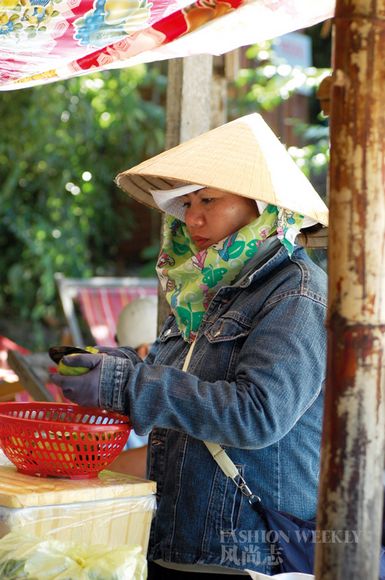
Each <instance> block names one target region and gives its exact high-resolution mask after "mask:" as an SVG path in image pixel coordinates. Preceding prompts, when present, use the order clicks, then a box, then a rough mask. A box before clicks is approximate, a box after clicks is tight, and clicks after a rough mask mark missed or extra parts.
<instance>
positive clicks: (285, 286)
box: [254, 247, 327, 307]
mask: <svg viewBox="0 0 385 580" xmlns="http://www.w3.org/2000/svg"><path fill="white" fill-rule="evenodd" d="M275 258H276V259H273V260H271V261H270V264H266V266H267V267H266V268H265V269H261V270H260V271H259V272H255V274H257V275H256V276H255V277H254V282H255V284H256V286H257V287H259V288H260V289H262V288H263V293H264V294H265V299H266V300H264V302H265V305H266V302H268V303H270V302H271V301H273V302H275V301H277V300H280V299H283V298H286V297H291V296H303V297H304V298H310V299H312V300H315V301H316V302H319V303H321V304H322V305H324V306H325V307H326V304H327V276H326V273H325V272H324V270H323V269H322V268H320V267H319V266H317V265H316V264H315V263H314V262H313V260H311V258H310V257H309V256H308V255H307V253H306V251H305V250H304V249H303V248H302V247H299V248H297V249H296V250H295V252H293V254H292V256H291V257H289V256H288V255H287V254H286V253H283V252H282V250H281V251H280V252H278V253H277V254H276V256H275ZM263 270H264V271H263ZM258 274H260V275H258Z"/></svg>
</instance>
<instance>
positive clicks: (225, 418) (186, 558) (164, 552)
mask: <svg viewBox="0 0 385 580" xmlns="http://www.w3.org/2000/svg"><path fill="white" fill-rule="evenodd" d="M325 311H326V275H325V273H324V272H323V271H322V270H321V269H320V268H318V267H317V266H316V265H315V264H314V263H313V262H312V261H311V260H310V259H309V258H308V256H307V255H306V253H305V251H304V250H303V249H302V248H298V249H297V250H296V251H295V252H294V253H293V255H292V257H291V258H289V257H288V255H287V252H286V250H285V249H284V248H282V247H281V248H280V249H279V250H278V251H277V252H276V253H275V254H274V255H273V257H271V258H270V259H269V260H268V261H267V262H266V263H264V264H263V265H262V266H260V267H258V266H257V267H256V268H255V269H253V270H252V271H250V272H249V273H248V275H247V276H246V277H243V278H242V279H241V280H240V281H238V283H236V284H234V285H233V286H225V287H223V288H221V289H220V290H219V291H218V292H217V294H216V295H215V297H214V298H213V300H212V302H211V304H210V306H209V309H208V310H207V312H206V314H205V316H204V319H203V321H202V324H201V327H200V329H199V333H198V336H197V339H196V343H195V348H194V352H193V355H192V359H191V361H190V365H189V369H188V371H187V372H183V371H182V370H181V368H182V366H183V362H184V360H185V357H186V355H187V352H188V349H189V345H188V344H187V343H186V342H185V341H184V340H183V339H182V338H181V335H180V332H179V330H178V328H177V326H176V323H175V319H174V317H173V316H170V317H169V318H168V319H167V320H166V323H165V325H164V327H163V329H162V332H161V334H160V336H159V338H158V340H157V342H156V343H155V345H154V349H153V350H152V352H151V353H150V355H149V357H148V358H147V359H146V362H136V361H134V362H130V361H129V360H125V359H119V358H115V357H106V359H108V360H107V362H106V365H105V369H104V372H103V377H102V383H101V399H102V404H103V406H105V407H106V408H110V409H115V410H116V411H122V412H125V413H126V414H128V415H129V416H130V418H131V421H132V424H133V427H134V429H135V431H136V432H137V433H139V434H146V433H148V432H150V431H151V436H150V448H149V454H148V477H149V478H150V479H153V480H155V481H156V482H157V499H158V509H157V514H156V517H155V520H154V522H153V526H152V530H151V537H150V548H149V559H150V560H158V559H161V560H164V561H166V562H174V563H185V564H205V565H221V566H226V567H230V568H235V569H244V568H249V569H254V570H258V571H260V572H265V573H269V571H270V563H271V562H270V560H269V554H268V544H267V543H266V537H265V536H264V530H265V528H264V525H263V523H262V522H261V521H260V520H259V519H258V516H257V514H256V513H255V512H254V511H253V510H252V509H251V507H250V505H249V504H248V502H247V500H246V499H245V498H244V497H243V496H242V494H241V493H240V492H239V491H238V490H237V488H236V487H235V485H234V483H233V481H232V480H230V479H228V478H226V476H225V475H224V474H223V473H222V471H221V470H220V468H219V467H218V466H217V464H216V463H215V461H214V460H213V458H212V457H211V455H210V454H209V452H208V450H207V449H206V447H205V446H204V444H203V443H202V440H209V441H213V442H216V443H220V444H222V445H223V446H224V448H225V449H226V450H227V453H228V454H229V456H230V457H231V459H232V460H233V462H234V463H235V464H236V465H237V466H238V468H239V470H240V471H241V473H242V474H243V476H244V478H245V479H246V481H247V484H248V486H249V487H250V488H251V490H252V491H253V492H254V493H255V494H256V495H259V496H260V497H261V498H262V500H263V501H264V503H265V505H266V506H270V507H274V508H275V509H278V510H283V511H286V512H290V513H292V514H294V515H296V516H298V517H301V518H312V517H314V516H315V513H316V503H317V487H318V475H319V454H320V438H321V426H322V411H323V390H322V385H323V381H324V378H325V377H324V375H325V365H326V331H325V326H324V319H325Z"/></svg>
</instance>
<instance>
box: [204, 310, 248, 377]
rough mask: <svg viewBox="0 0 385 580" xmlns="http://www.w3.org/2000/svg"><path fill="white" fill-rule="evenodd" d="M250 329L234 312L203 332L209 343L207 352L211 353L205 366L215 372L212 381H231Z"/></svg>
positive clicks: (245, 321) (219, 319) (246, 322)
mask: <svg viewBox="0 0 385 580" xmlns="http://www.w3.org/2000/svg"><path fill="white" fill-rule="evenodd" d="M250 328H251V325H250V323H249V321H247V320H245V319H244V318H243V317H241V316H240V315H239V314H238V313H236V312H235V313H234V314H233V315H232V314H231V313H228V314H226V316H222V317H220V318H218V320H216V321H215V322H214V324H212V325H211V326H210V327H208V328H207V329H206V330H205V331H204V336H205V338H206V339H207V341H208V343H209V344H208V349H207V350H208V352H210V353H211V354H210V360H209V361H206V365H209V366H211V367H212V369H213V371H214V372H215V375H216V376H215V377H212V378H213V379H214V380H217V379H225V380H233V378H234V373H235V368H236V365H237V359H238V354H239V351H240V350H241V348H242V346H243V344H244V342H245V340H246V339H247V337H248V336H249V333H250ZM210 361H211V362H210ZM206 368H207V366H206Z"/></svg>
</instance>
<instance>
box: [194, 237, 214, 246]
mask: <svg viewBox="0 0 385 580" xmlns="http://www.w3.org/2000/svg"><path fill="white" fill-rule="evenodd" d="M192 240H193V242H194V244H195V245H196V246H197V247H198V248H200V249H204V248H207V247H208V246H209V245H210V243H209V242H210V240H209V239H208V238H202V237H200V236H193V237H192Z"/></svg>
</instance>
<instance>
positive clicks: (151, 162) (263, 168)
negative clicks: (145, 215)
mask: <svg viewBox="0 0 385 580" xmlns="http://www.w3.org/2000/svg"><path fill="white" fill-rule="evenodd" d="M116 182H117V184H118V186H119V187H121V188H122V189H124V190H125V191H126V192H127V193H128V194H129V195H131V196H132V197H133V198H135V199H136V200H137V201H139V202H141V203H144V204H146V205H148V206H150V207H154V208H157V205H156V204H155V202H154V199H153V197H152V195H151V190H166V189H168V190H169V189H171V188H173V187H178V186H180V185H184V184H188V183H193V184H199V185H203V186H207V187H214V188H216V189H221V190H224V191H228V192H230V193H234V194H237V195H242V196H244V197H249V198H251V199H256V200H260V201H263V202H265V203H271V204H274V205H276V206H279V207H283V208H285V209H288V210H292V211H294V212H298V213H300V214H302V215H304V216H307V217H309V218H313V219H314V220H315V221H316V222H319V223H321V224H323V225H325V226H326V225H327V224H328V209H327V207H326V205H325V203H324V202H323V201H322V199H321V197H320V196H319V195H318V193H317V192H316V191H315V189H314V188H313V186H312V185H311V183H310V182H309V180H308V179H307V178H306V177H305V175H304V174H303V173H302V172H301V170H300V169H299V168H298V167H297V165H296V164H295V162H294V161H293V160H292V158H291V157H290V155H289V154H288V152H287V151H286V149H285V147H284V146H283V145H282V144H281V143H280V141H279V140H278V139H277V137H276V136H275V135H274V133H273V132H272V130H271V129H270V128H269V126H268V125H267V124H266V123H265V121H264V120H263V118H262V117H261V116H260V115H258V114H257V113H254V114H252V115H247V116H245V117H241V118H239V119H236V120H235V121H231V122H230V123H226V124H225V125H222V126H221V127H218V128H216V129H213V130H211V131H208V132H207V133H203V134H202V135H199V136H198V137H195V138H194V139H190V140H189V141H186V142H185V143H182V144H180V145H178V146H177V147H174V148H172V149H169V150H168V151H165V152H163V153H161V154H160V155H156V156H155V157H152V158H151V159H148V160H147V161H144V162H143V163H140V164H139V165H137V166H136V167H133V168H132V169H128V170H127V171H124V172H123V173H120V174H119V175H118V176H117V178H116ZM165 195H166V194H165ZM157 209H158V208H157Z"/></svg>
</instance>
